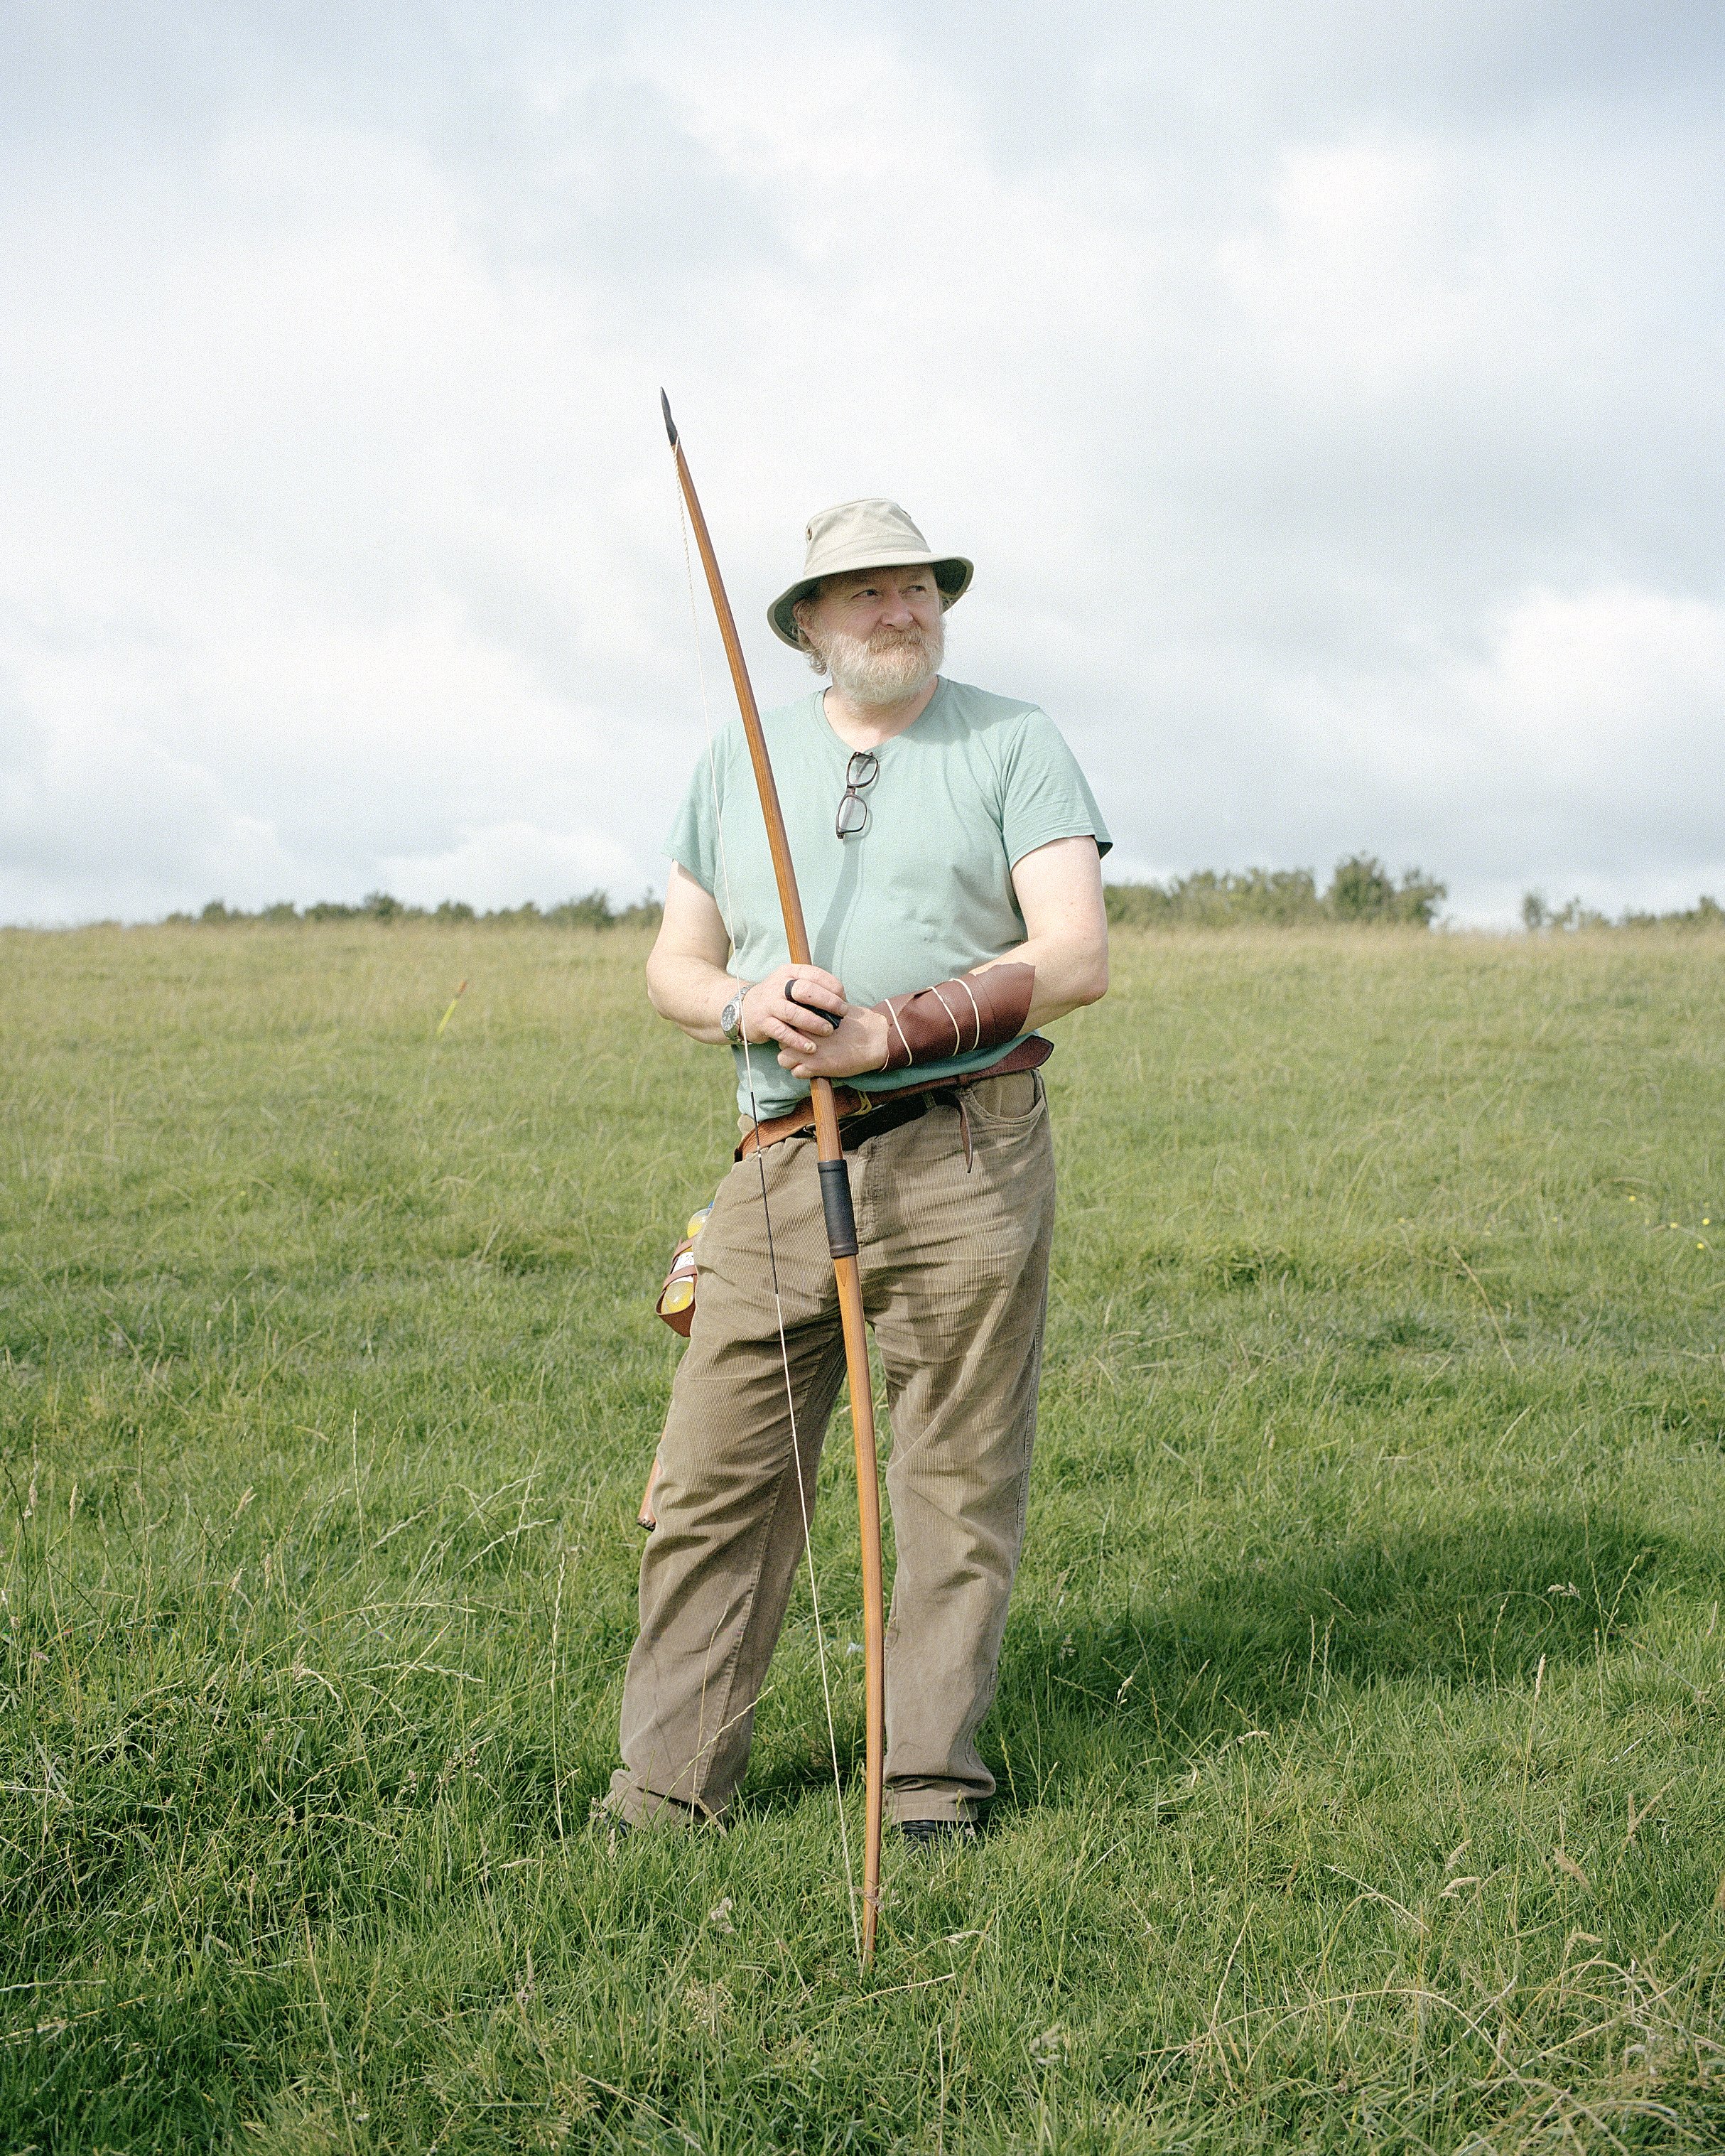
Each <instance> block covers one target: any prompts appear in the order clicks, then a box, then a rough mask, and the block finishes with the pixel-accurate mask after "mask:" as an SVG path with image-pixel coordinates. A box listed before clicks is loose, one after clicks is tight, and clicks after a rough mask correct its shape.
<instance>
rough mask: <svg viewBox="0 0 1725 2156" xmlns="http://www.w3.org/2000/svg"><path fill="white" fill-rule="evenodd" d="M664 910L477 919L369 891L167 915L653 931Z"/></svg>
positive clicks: (593, 904) (517, 913) (469, 911)
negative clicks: (346, 899)
mask: <svg viewBox="0 0 1725 2156" xmlns="http://www.w3.org/2000/svg"><path fill="white" fill-rule="evenodd" d="M664 911H665V909H664V907H663V906H660V903H659V901H658V900H657V899H656V898H653V897H650V896H649V897H646V898H642V899H639V900H638V901H636V902H635V904H634V905H633V906H613V905H612V903H611V894H610V893H609V892H608V891H588V894H587V896H586V897H585V898H566V899H565V900H564V901H562V904H561V905H560V906H536V905H534V903H533V901H532V900H531V899H529V900H528V901H527V902H526V905H525V906H499V907H498V908H497V909H496V911H495V912H492V913H483V912H481V911H479V910H478V909H477V908H476V907H475V906H469V905H468V904H467V902H466V901H465V899H459V898H446V899H444V901H443V902H442V904H441V905H439V906H408V905H407V904H406V903H405V902H404V901H403V900H401V899H398V898H392V897H391V896H389V893H388V891H372V892H371V893H370V894H369V896H367V897H365V898H362V899H361V900H360V901H359V903H358V904H357V906H346V905H343V904H342V902H341V901H340V900H339V899H329V898H323V899H319V900H318V901H317V902H316V905H313V906H293V905H290V903H289V902H288V901H287V900H285V899H283V900H281V901H280V902H279V903H278V904H276V905H275V906H259V909H258V911H256V912H255V913H248V912H247V911H245V909H244V907H243V906H227V905H224V904H223V901H221V900H220V899H219V898H213V899H212V900H211V901H210V902H209V904H208V906H205V907H204V909H203V911H202V912H201V913H171V914H169V916H167V920H168V925H169V926H170V927H177V928H189V927H199V928H203V927H208V928H227V927H238V926H239V925H240V924H241V923H243V922H247V921H250V922H257V921H263V922H265V923H267V924H268V925H269V926H270V927H294V926H295V925H296V924H300V923H303V922H305V921H442V922H443V923H444V924H445V926H447V927H471V926H473V925H475V924H478V925H480V926H482V927H488V928H489V927H500V928H536V927H538V928H656V927H658V926H659V922H660V916H661V915H662V914H663V912H664Z"/></svg>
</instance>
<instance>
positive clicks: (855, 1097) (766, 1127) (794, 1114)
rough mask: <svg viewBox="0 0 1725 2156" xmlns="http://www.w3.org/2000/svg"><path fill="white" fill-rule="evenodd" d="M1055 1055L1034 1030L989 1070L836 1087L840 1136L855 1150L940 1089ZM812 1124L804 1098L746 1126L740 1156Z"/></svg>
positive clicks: (916, 1111)
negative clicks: (909, 1082)
mask: <svg viewBox="0 0 1725 2156" xmlns="http://www.w3.org/2000/svg"><path fill="white" fill-rule="evenodd" d="M1053 1054H1054V1043H1053V1042H1052V1041H1051V1040H1044V1039H1042V1038H1041V1036H1040V1034H1031V1036H1030V1038H1029V1039H1028V1040H1021V1041H1020V1042H1019V1045H1018V1046H1017V1047H1016V1048H1009V1050H1007V1052H1006V1053H1005V1055H1003V1056H1002V1057H1001V1059H1000V1060H999V1062H998V1063H991V1064H990V1065H988V1069H987V1070H966V1071H964V1072H963V1073H962V1074H960V1075H956V1076H953V1077H950V1078H932V1079H930V1081H928V1083H927V1085H926V1086H894V1087H893V1088H892V1090H891V1091H890V1092H888V1093H886V1094H884V1095H882V1094H879V1093H864V1092H860V1091H858V1090H857V1088H856V1087H855V1086H834V1088H833V1106H834V1107H835V1108H836V1109H837V1110H838V1111H839V1139H840V1141H841V1142H842V1143H843V1145H844V1147H845V1152H855V1150H856V1148H857V1147H858V1146H860V1145H863V1144H865V1143H866V1142H867V1141H868V1140H869V1139H870V1138H877V1137H880V1135H881V1133H882V1132H885V1131H896V1129H897V1128H898V1127H899V1126H900V1124H901V1123H909V1122H915V1121H916V1117H917V1116H921V1115H925V1114H927V1111H928V1110H929V1109H930V1108H931V1107H932V1106H933V1105H934V1103H935V1101H937V1100H938V1099H939V1098H940V1097H941V1096H942V1094H946V1093H963V1091H965V1090H966V1089H967V1088H968V1087H969V1086H980V1085H981V1084H982V1082H983V1079H985V1078H1009V1077H1011V1076H1012V1075H1013V1073H1014V1071H1018V1070H1040V1069H1041V1067H1042V1065H1044V1064H1045V1063H1046V1062H1047V1060H1048V1059H1049V1057H1050V1055H1053ZM813 1129H814V1102H813V1101H803V1104H802V1106H800V1107H797V1108H793V1109H792V1110H791V1111H790V1112H789V1114H788V1115H783V1116H773V1117H772V1118H771V1120H770V1121H768V1122H764V1123H757V1124H756V1125H755V1127H754V1128H753V1129H752V1130H751V1131H745V1132H743V1136H742V1144H741V1145H740V1146H738V1147H737V1155H736V1158H737V1159H738V1160H747V1158H748V1157H749V1155H750V1154H751V1153H752V1152H757V1151H758V1149H759V1148H760V1147H762V1146H770V1145H778V1143H779V1142H781V1141H782V1140H783V1139H785V1138H798V1137H802V1136H803V1133H804V1132H808V1131H812V1130H813Z"/></svg>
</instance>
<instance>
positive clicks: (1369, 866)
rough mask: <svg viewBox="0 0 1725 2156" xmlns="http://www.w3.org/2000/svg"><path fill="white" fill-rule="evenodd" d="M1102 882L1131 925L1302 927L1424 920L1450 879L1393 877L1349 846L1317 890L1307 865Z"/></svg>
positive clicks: (1413, 873)
mask: <svg viewBox="0 0 1725 2156" xmlns="http://www.w3.org/2000/svg"><path fill="white" fill-rule="evenodd" d="M1103 888H1104V891H1105V893H1106V898H1107V902H1108V918H1109V920H1110V921H1118V922H1120V923H1121V924H1122V926H1124V927H1130V928H1176V927H1184V928H1243V927H1260V926H1263V925H1265V924H1266V923H1267V924H1269V925H1271V926H1273V927H1281V928H1304V927H1320V926H1322V924H1323V923H1325V922H1334V921H1348V922H1358V921H1371V922H1374V923H1382V924H1384V925H1385V926H1389V927H1414V928H1429V927H1430V926H1431V924H1432V922H1433V921H1434V920H1435V918H1436V917H1437V910H1438V907H1439V906H1440V905H1441V903H1442V902H1443V900H1444V897H1445V894H1446V892H1447V891H1448V890H1449V885H1447V884H1441V883H1439V882H1438V881H1437V880H1436V879H1435V877H1432V876H1429V875H1426V874H1425V870H1423V869H1409V870H1407V871H1406V873H1405V874H1404V875H1402V876H1401V877H1400V878H1399V880H1398V879H1397V878H1396V877H1394V876H1393V875H1391V874H1390V873H1389V870H1388V869H1387V868H1385V867H1384V864H1383V862H1382V861H1380V860H1375V859H1374V858H1373V856H1372V855H1370V854H1350V855H1348V858H1347V860H1342V861H1337V864H1336V872H1335V874H1334V875H1332V877H1331V879H1330V884H1329V888H1328V890H1327V891H1319V889H1318V887H1317V876H1316V875H1313V873H1312V870H1310V869H1221V870H1217V869H1198V870H1194V873H1193V874H1192V875H1183V876H1175V877H1173V879H1172V880H1170V881H1169V882H1168V883H1111V884H1107V885H1104V886H1103Z"/></svg>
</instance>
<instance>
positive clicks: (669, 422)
mask: <svg viewBox="0 0 1725 2156" xmlns="http://www.w3.org/2000/svg"><path fill="white" fill-rule="evenodd" d="M659 408H660V411H661V412H663V413H664V414H665V433H666V434H669V435H670V445H671V447H672V448H673V449H675V447H676V446H677V423H676V421H675V419H673V418H672V417H671V413H670V398H669V397H667V396H666V395H665V392H664V391H663V390H662V389H661V390H660V393H659Z"/></svg>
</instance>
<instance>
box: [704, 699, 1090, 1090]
mask: <svg viewBox="0 0 1725 2156" xmlns="http://www.w3.org/2000/svg"><path fill="white" fill-rule="evenodd" d="M821 696H822V692H821V691H820V690H816V691H815V692H814V694H813V695H812V696H803V697H799V698H798V701H796V702H795V703H794V704H787V705H785V706H783V708H782V709H781V710H779V711H768V712H767V713H766V714H764V716H762V721H761V724H762V729H763V731H765V734H766V737H767V747H768V753H769V755H770V756H771V757H772V759H773V775H774V777H775V778H776V779H777V781H778V798H779V805H780V807H781V808H783V811H784V820H785V829H786V830H787V832H788V834H789V837H790V842H791V858H792V860H793V861H794V862H795V864H796V870H797V884H798V889H799V890H800V891H801V892H802V895H803V919H804V921H806V922H807V924H808V928H809V947H810V950H811V951H812V952H813V954H814V962H815V963H816V965H818V966H824V968H826V970H827V971H828V972H829V973H833V974H835V975H836V976H837V977H838V978H839V980H840V981H842V982H843V983H844V984H845V994H846V996H847V997H848V998H850V1001H851V1002H852V1003H854V1004H875V1003H879V1002H880V999H881V998H882V997H884V996H896V995H903V994H906V993H911V992H913V991H915V990H916V989H918V988H927V987H928V986H929V985H930V983H932V982H935V981H944V980H949V979H950V978H952V976H953V975H954V974H957V973H966V972H968V970H969V968H971V967H973V966H978V965H981V964H982V963H983V961H984V960H985V959H989V958H998V957H1001V956H1002V955H1003V954H1004V952H1008V951H1010V950H1011V949H1013V948H1014V946H1016V945H1017V944H1019V943H1022V942H1024V916H1023V915H1022V914H1021V913H1020V912H1019V908H1018V903H1017V901H1016V900H1015V899H1014V896H1013V889H1012V870H1013V869H1014V866H1015V865H1016V864H1017V863H1018V862H1019V861H1020V860H1023V859H1024V855H1026V854H1029V853H1033V852H1034V850H1035V849H1036V848H1037V847H1038V846H1045V845H1047V844H1049V842H1050V840H1051V839H1076V838H1094V839H1095V840H1096V844H1097V846H1098V848H1099V849H1100V850H1101V851H1102V852H1103V853H1106V851H1107V850H1108V848H1109V845H1110V844H1111V840H1110V839H1109V837H1108V833H1107V829H1106V826H1105V825H1104V824H1103V822H1102V819H1101V814H1100V813H1099V812H1098V810H1097V808H1096V802H1095V800H1094V799H1093V798H1092V797H1091V790H1090V788H1089V787H1088V786H1087V785H1086V783H1085V779H1084V774H1083V773H1082V772H1081V771H1080V769H1079V768H1078V765H1077V762H1076V760H1075V758H1074V757H1073V755H1072V752H1071V751H1070V749H1069V748H1068V747H1067V746H1066V744H1065V742H1064V741H1062V740H1061V738H1060V734H1059V732H1058V731H1057V730H1056V728H1055V724H1054V721H1052V720H1051V719H1050V718H1049V717H1048V716H1047V715H1046V714H1045V712H1042V711H1039V710H1038V709H1037V708H1036V706H1034V704H1020V703H1015V702H1014V701H1013V700H1012V699H1011V698H1010V697H1008V696H989V695H988V693H987V691H986V690H982V689H972V688H968V687H966V685H964V684H963V682H961V681H948V680H947V679H946V678H945V677H944V676H942V679H941V680H940V683H939V685H938V686H937V688H936V690H935V692H934V695H933V696H932V698H931V699H930V700H929V704H928V707H927V710H926V711H924V712H923V713H922V716H921V717H920V718H918V720H917V721H916V724H915V725H914V726H908V727H906V730H905V731H904V732H903V733H901V734H899V735H897V736H896V737H895V738H894V739H893V740H891V741H890V742H886V743H885V744H884V745H883V746H882V747H880V749H879V750H877V751H876V754H877V755H878V756H879V757H880V775H879V777H878V778H876V779H875V783H874V784H873V785H872V786H870V787H869V788H867V789H866V791H865V793H864V795H863V798H864V800H865V801H866V802H867V803H868V805H869V812H870V821H869V828H868V829H867V830H866V831H865V833H864V834H862V835H861V836H860V837H858V838H850V839H840V838H839V837H837V836H836V835H835V834H834V829H833V824H834V817H835V816H836V815H837V814H838V808H839V800H840V798H842V796H843V794H844V792H845V769H846V767H847V766H848V765H849V763H850V757H851V752H850V749H849V748H847V747H845V743H844V742H842V741H840V740H839V737H838V736H837V735H836V734H835V733H834V731H833V730H832V728H831V727H830V726H829V725H828V724H827V720H826V713H825V711H824V707H823V705H822V701H821ZM665 851H666V852H667V853H668V854H669V855H670V857H671V859H672V860H674V861H676V862H679V863H680V865H682V866H683V867H684V868H685V869H686V870H688V872H689V874H690V875H692V876H693V877H694V878H695V880H696V882H697V883H698V884H700V885H701V888H702V889H703V890H704V891H708V892H710V893H711V896H712V897H713V899H714V901H715V902H716V904H717V906H718V909H719V911H720V913H721V916H723V918H724V921H725V925H726V928H727V929H728V930H729V932H730V935H731V941H732V961H731V970H732V973H736V974H737V975H738V976H739V977H740V978H742V979H743V980H746V981H758V980H760V979H762V978H764V977H765V976H766V975H767V974H768V973H771V972H772V971H773V968H774V967H775V966H782V965H783V964H784V963H785V962H786V961H787V959H788V957H789V956H790V952H789V951H788V948H787V947H786V943H785V934H784V919H783V915H782V913H781V912H780V911H779V904H778V887H777V885H775V884H774V882H773V861H772V857H771V855H769V853H768V848H767V832H766V826H765V824H764V822H763V819H762V814H761V803H760V797H759V795H758V794H757V792H756V790H755V780H754V773H753V770H752V767H751V765H750V762H749V753H748V744H747V741H746V740H745V739H744V737H743V731H742V725H741V723H740V722H738V721H733V722H732V724H731V725H730V726H727V727H726V729H725V731H723V733H721V735H720V736H719V737H718V738H717V739H716V741H715V742H714V744H713V749H712V754H711V757H710V758H709V757H707V756H705V755H703V756H702V757H701V760H700V762H698V763H697V764H696V769H695V775H694V777H693V778H692V779H691V781H690V785H689V791H688V793H687V795H686V796H685V799H684V802H683V806H682V809H681V811H680V814H679V815H678V817H677V820H676V822H675V824H674V825H673V826H672V828H671V834H670V838H669V839H667V840H666V842H665ZM733 1052H734V1054H735V1055H736V1059H737V1101H738V1105H739V1106H740V1107H741V1108H742V1111H743V1113H744V1114H745V1115H747V1114H749V1113H750V1112H754V1113H756V1114H757V1115H759V1116H761V1117H762V1119H763V1120H764V1119H765V1118H767V1117H768V1116H778V1115H783V1114H784V1113H785V1112H786V1111H787V1110H788V1109H791V1108H793V1107H794V1106H796V1105H797V1103H798V1101H800V1100H802V1099H803V1097H804V1096H806V1095H807V1093H808V1091H809V1086H808V1082H807V1081H806V1080H803V1079H800V1078H793V1077H792V1075H790V1073H789V1072H788V1070H782V1069H781V1068H780V1067H779V1063H778V1048H777V1047H776V1046H775V1045H757V1046H755V1047H753V1048H752V1049H750V1050H747V1051H745V1050H742V1049H737V1050H734V1051H733ZM1004 1053H1005V1050H1004V1048H1000V1047H996V1048H987V1049H983V1050H979V1051H978V1052H975V1053H973V1054H972V1055H961V1056H954V1057H953V1058H952V1060H950V1061H948V1062H944V1063H926V1064H918V1065H916V1069H915V1070H900V1071H894V1072H893V1073H891V1075H883V1076H867V1077H860V1078H855V1079H851V1080H850V1081H847V1082H848V1083H850V1084H851V1085H854V1086H858V1087H859V1088H860V1089H862V1090H864V1091H870V1092H875V1091H891V1089H892V1088H893V1087H895V1086H913V1085H920V1084H922V1083H924V1082H926V1081H927V1080H928V1079H929V1078H932V1077H944V1076H947V1075H949V1074H951V1073H952V1072H955V1071H962V1070H977V1069H980V1068H981V1067H983V1065H986V1064H988V1063H991V1062H993V1061H995V1060H998V1059H999V1057H1000V1056H1001V1055H1004ZM749 1065H752V1066H753V1075H754V1087H753V1101H752V1103H751V1099H750V1086H749V1069H748V1066H749Z"/></svg>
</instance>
